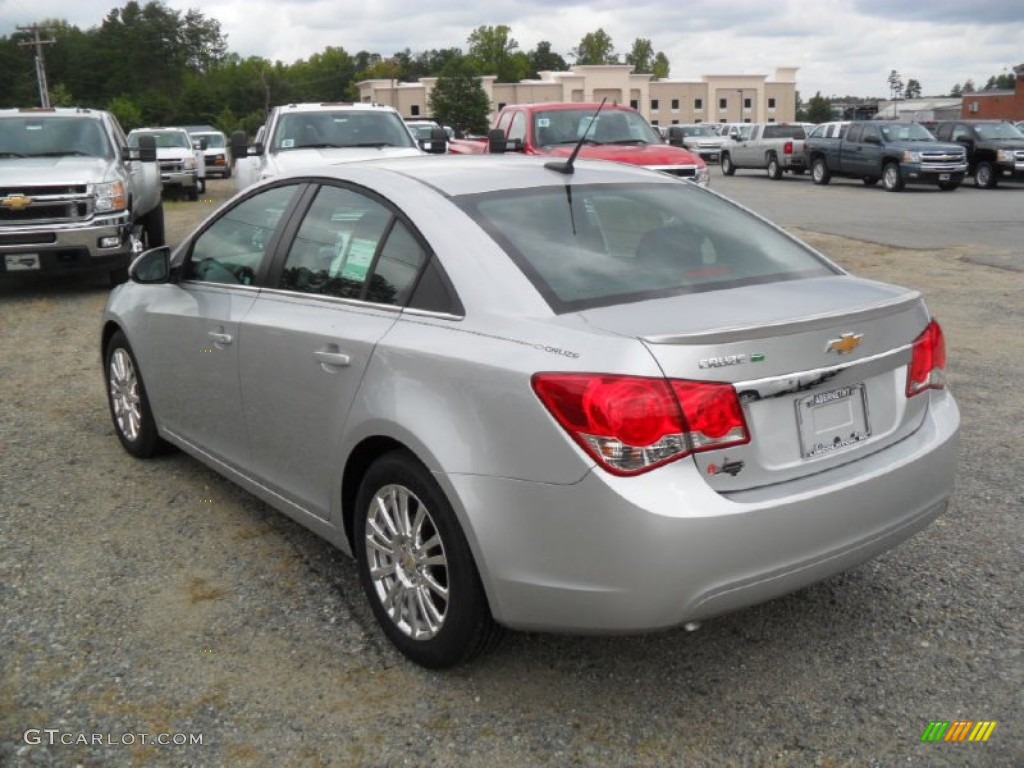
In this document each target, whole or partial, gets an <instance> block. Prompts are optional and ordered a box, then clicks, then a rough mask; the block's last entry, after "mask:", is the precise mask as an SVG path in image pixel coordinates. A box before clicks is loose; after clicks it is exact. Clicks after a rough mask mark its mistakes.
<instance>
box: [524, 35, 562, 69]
mask: <svg viewBox="0 0 1024 768" xmlns="http://www.w3.org/2000/svg"><path fill="white" fill-rule="evenodd" d="M528 56H529V58H530V74H531V76H532V77H536V76H537V74H538V73H539V72H564V71H565V70H567V69H568V68H569V65H568V64H566V62H565V59H563V58H562V57H561V56H559V55H558V54H557V53H555V52H554V51H552V50H551V43H549V42H548V41H547V40H541V41H540V42H539V43H537V47H536V48H534V49H533V50H532V51H530V53H529V54H528Z"/></svg>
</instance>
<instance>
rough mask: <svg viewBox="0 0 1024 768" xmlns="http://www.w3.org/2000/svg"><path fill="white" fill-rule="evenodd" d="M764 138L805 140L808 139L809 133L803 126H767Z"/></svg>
mask: <svg viewBox="0 0 1024 768" xmlns="http://www.w3.org/2000/svg"><path fill="white" fill-rule="evenodd" d="M764 137H765V138H766V139H804V138H807V131H805V130H804V127H803V126H802V125H781V124H779V125H766V126H765V127H764Z"/></svg>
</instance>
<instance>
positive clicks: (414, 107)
mask: <svg viewBox="0 0 1024 768" xmlns="http://www.w3.org/2000/svg"><path fill="white" fill-rule="evenodd" d="M409 109H410V110H411V112H412V116H413V117H419V114H420V105H419V104H413V105H412V106H411V107H410V108H409Z"/></svg>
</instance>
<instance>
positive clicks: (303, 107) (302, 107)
mask: <svg viewBox="0 0 1024 768" xmlns="http://www.w3.org/2000/svg"><path fill="white" fill-rule="evenodd" d="M274 109H276V110H277V111H278V112H327V111H331V112H334V111H343V112H344V111H358V112H395V113H397V110H396V109H395V108H394V107H389V106H388V105H387V104H377V103H376V102H368V101H363V102H360V101H355V102H353V101H322V102H316V103H314V102H308V103H302V104H298V103H293V104H281V105H279V106H277V107H274Z"/></svg>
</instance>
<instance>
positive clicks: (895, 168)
mask: <svg viewBox="0 0 1024 768" xmlns="http://www.w3.org/2000/svg"><path fill="white" fill-rule="evenodd" d="M882 186H883V187H885V191H886V192H899V191H900V190H901V189H903V174H902V173H900V166H899V163H893V162H888V163H886V164H885V167H884V168H882Z"/></svg>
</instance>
